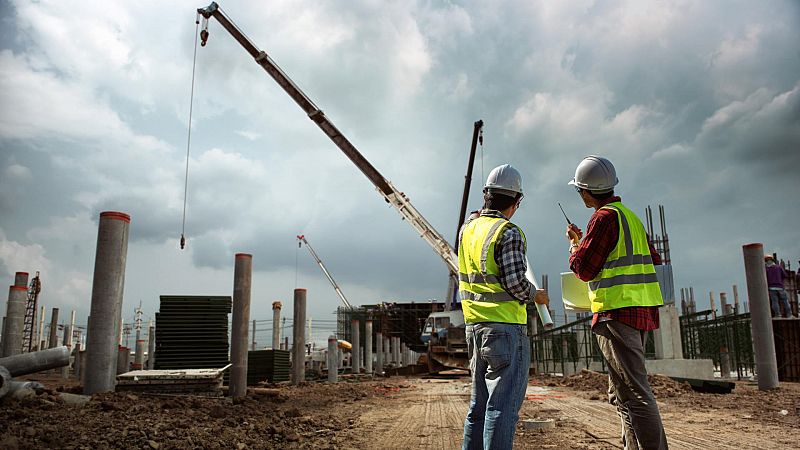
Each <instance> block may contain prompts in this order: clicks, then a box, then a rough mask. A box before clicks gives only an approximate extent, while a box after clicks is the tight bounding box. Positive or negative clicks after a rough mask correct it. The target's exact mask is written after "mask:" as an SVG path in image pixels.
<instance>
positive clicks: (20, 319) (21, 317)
mask: <svg viewBox="0 0 800 450" xmlns="http://www.w3.org/2000/svg"><path fill="white" fill-rule="evenodd" d="M17 273H18V274H19V273H20V272H17ZM27 301H28V288H27V287H25V286H9V288H8V304H7V306H6V325H5V332H4V334H3V356H4V357H8V356H14V355H19V354H20V353H22V330H23V329H24V328H25V305H26V303H27Z"/></svg>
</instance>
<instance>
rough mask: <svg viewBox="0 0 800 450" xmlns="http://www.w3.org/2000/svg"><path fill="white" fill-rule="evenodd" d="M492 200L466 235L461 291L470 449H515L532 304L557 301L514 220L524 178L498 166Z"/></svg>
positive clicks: (488, 195)
mask: <svg viewBox="0 0 800 450" xmlns="http://www.w3.org/2000/svg"><path fill="white" fill-rule="evenodd" d="M483 198H484V205H483V209H482V210H481V211H480V213H479V214H478V215H472V216H471V217H470V219H469V220H468V221H467V223H465V224H464V226H463V227H462V228H461V231H460V233H459V244H460V245H459V247H458V248H459V250H458V267H459V296H460V297H461V306H462V309H463V312H464V322H465V323H466V325H467V326H466V337H467V351H468V354H469V358H470V370H471V375H472V395H471V399H470V405H469V411H468V412H467V417H466V419H465V420H464V442H463V448H464V449H489V448H491V449H510V448H511V446H512V443H513V440H514V431H515V427H516V423H517V420H519V409H520V407H521V406H522V401H523V400H524V398H525V389H526V388H527V386H528V368H529V366H530V362H531V356H530V341H529V340H528V335H527V334H528V333H527V321H528V314H527V311H526V304H527V303H528V302H536V303H539V304H543V305H546V304H548V303H549V300H548V297H547V293H546V292H545V291H542V290H537V289H536V288H535V287H534V286H533V285H532V284H531V283H530V282H529V281H528V280H527V279H526V278H525V271H526V270H527V263H526V259H525V252H526V250H527V249H526V245H527V244H526V241H525V235H524V234H523V233H522V230H520V229H519V227H518V226H517V225H515V224H513V223H511V221H510V220H511V218H512V217H513V216H514V213H516V212H517V209H519V206H520V202H521V201H522V176H521V175H520V174H519V172H518V171H517V170H516V169H515V168H513V167H511V166H510V165H508V164H504V165H502V166H499V167H496V168H494V169H493V170H492V171H491V172H490V173H489V177H488V179H487V180H486V184H485V185H484V188H483Z"/></svg>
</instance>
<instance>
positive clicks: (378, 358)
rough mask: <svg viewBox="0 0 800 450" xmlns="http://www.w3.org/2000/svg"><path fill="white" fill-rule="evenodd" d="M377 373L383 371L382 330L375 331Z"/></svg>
mask: <svg viewBox="0 0 800 450" xmlns="http://www.w3.org/2000/svg"><path fill="white" fill-rule="evenodd" d="M375 348H376V349H377V351H376V352H375V360H376V361H375V374H376V375H380V374H382V373H383V333H381V332H380V331H379V332H377V333H375Z"/></svg>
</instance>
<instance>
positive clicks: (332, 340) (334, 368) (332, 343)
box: [326, 335, 339, 383]
mask: <svg viewBox="0 0 800 450" xmlns="http://www.w3.org/2000/svg"><path fill="white" fill-rule="evenodd" d="M336 347H337V341H336V336H334V335H330V336H328V354H327V362H326V364H327V365H328V382H329V383H336V380H337V377H338V374H339V355H338V354H337V353H336Z"/></svg>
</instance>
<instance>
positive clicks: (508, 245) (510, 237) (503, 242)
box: [458, 209, 536, 302]
mask: <svg viewBox="0 0 800 450" xmlns="http://www.w3.org/2000/svg"><path fill="white" fill-rule="evenodd" d="M481 216H482V217H496V218H500V219H505V220H508V218H507V217H506V216H504V215H503V214H502V213H500V212H499V211H495V210H493V209H484V210H482V211H481ZM463 231H464V228H463V227H462V228H461V232H462V233H463ZM458 240H459V242H460V241H461V234H459V237H458ZM525 251H526V248H525V240H524V239H522V233H520V232H519V229H518V228H517V227H506V229H505V230H504V231H503V235H502V236H501V237H500V240H499V241H498V242H497V243H496V244H495V247H494V260H495V262H496V263H497V267H498V268H499V269H500V277H499V278H500V286H502V287H503V289H504V290H505V291H506V292H508V293H509V294H511V295H513V296H514V297H516V298H517V299H519V301H521V302H527V301H533V296H534V295H535V294H536V288H535V287H534V286H533V284H531V283H530V282H529V281H528V279H527V278H525V272H526V271H527V270H528V265H527V264H526V263H525Z"/></svg>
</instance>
